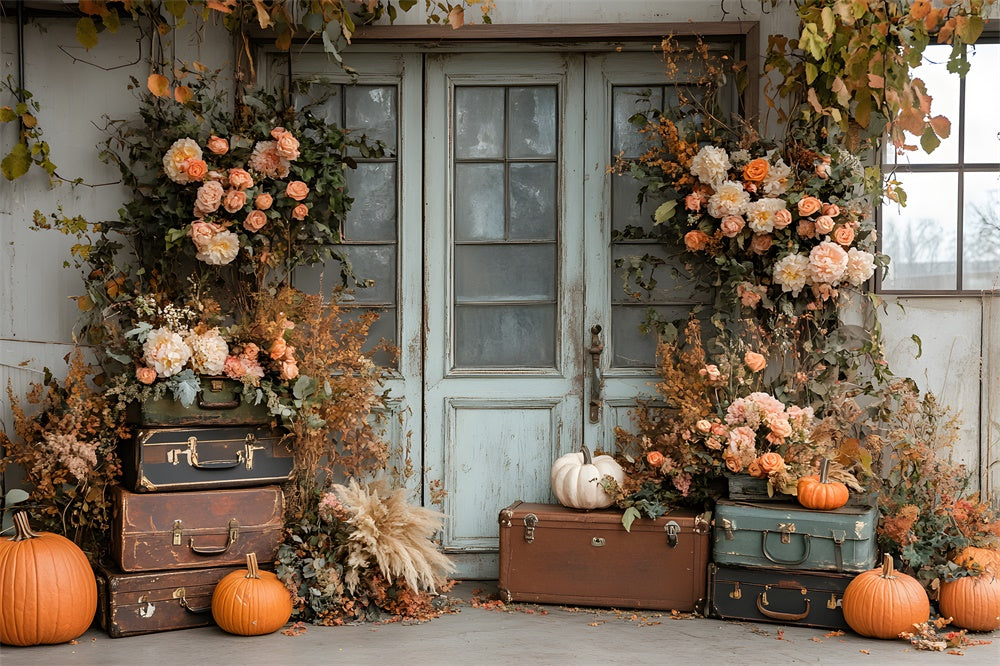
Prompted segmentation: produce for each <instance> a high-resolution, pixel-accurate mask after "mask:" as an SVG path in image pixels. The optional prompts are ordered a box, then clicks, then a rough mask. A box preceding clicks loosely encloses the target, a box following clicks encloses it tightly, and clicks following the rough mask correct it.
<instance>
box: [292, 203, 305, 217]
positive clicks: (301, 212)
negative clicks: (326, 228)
mask: <svg viewBox="0 0 1000 666" xmlns="http://www.w3.org/2000/svg"><path fill="white" fill-rule="evenodd" d="M308 214H309V206H307V205H305V204H299V205H298V206H296V207H295V208H293V209H292V218H294V219H296V220H299V221H301V220H304V219H306V215H308Z"/></svg>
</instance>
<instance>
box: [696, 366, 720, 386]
mask: <svg viewBox="0 0 1000 666" xmlns="http://www.w3.org/2000/svg"><path fill="white" fill-rule="evenodd" d="M698 374H699V375H701V376H702V377H706V378H707V379H708V381H710V382H714V381H718V380H719V379H722V373H721V372H719V366H717V365H715V364H711V363H710V364H708V365H706V366H705V367H704V368H702V369H701V370H699V371H698Z"/></svg>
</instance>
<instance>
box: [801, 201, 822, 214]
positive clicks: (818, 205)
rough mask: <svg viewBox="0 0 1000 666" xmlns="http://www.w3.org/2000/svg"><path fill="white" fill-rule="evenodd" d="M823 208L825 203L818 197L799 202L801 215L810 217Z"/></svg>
mask: <svg viewBox="0 0 1000 666" xmlns="http://www.w3.org/2000/svg"><path fill="white" fill-rule="evenodd" d="M822 208H823V202H822V201H820V200H819V199H817V198H816V197H802V198H801V199H800V200H799V215H801V216H802V217H808V216H810V215H812V214H814V213H816V212H818V211H819V210H820V209H822Z"/></svg>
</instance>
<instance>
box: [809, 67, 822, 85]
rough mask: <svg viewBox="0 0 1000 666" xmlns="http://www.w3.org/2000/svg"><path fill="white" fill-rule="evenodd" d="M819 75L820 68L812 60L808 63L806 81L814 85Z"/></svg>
mask: <svg viewBox="0 0 1000 666" xmlns="http://www.w3.org/2000/svg"><path fill="white" fill-rule="evenodd" d="M817 76H819V68H818V67H817V66H816V65H814V64H813V63H811V62H807V63H806V83H808V84H809V85H812V82H813V81H815V80H816V77H817Z"/></svg>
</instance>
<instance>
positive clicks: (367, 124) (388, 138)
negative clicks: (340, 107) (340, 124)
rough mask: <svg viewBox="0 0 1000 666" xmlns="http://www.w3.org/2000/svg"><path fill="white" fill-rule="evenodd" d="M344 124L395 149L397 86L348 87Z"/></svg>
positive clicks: (392, 149) (345, 98)
mask: <svg viewBox="0 0 1000 666" xmlns="http://www.w3.org/2000/svg"><path fill="white" fill-rule="evenodd" d="M344 100H345V107H346V108H345V111H344V125H345V127H347V129H349V130H354V131H355V132H363V133H365V134H367V135H368V138H369V139H373V140H374V139H378V140H380V141H384V142H385V145H386V149H387V150H391V151H395V150H396V86H360V85H359V86H346V87H345V88H344Z"/></svg>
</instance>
